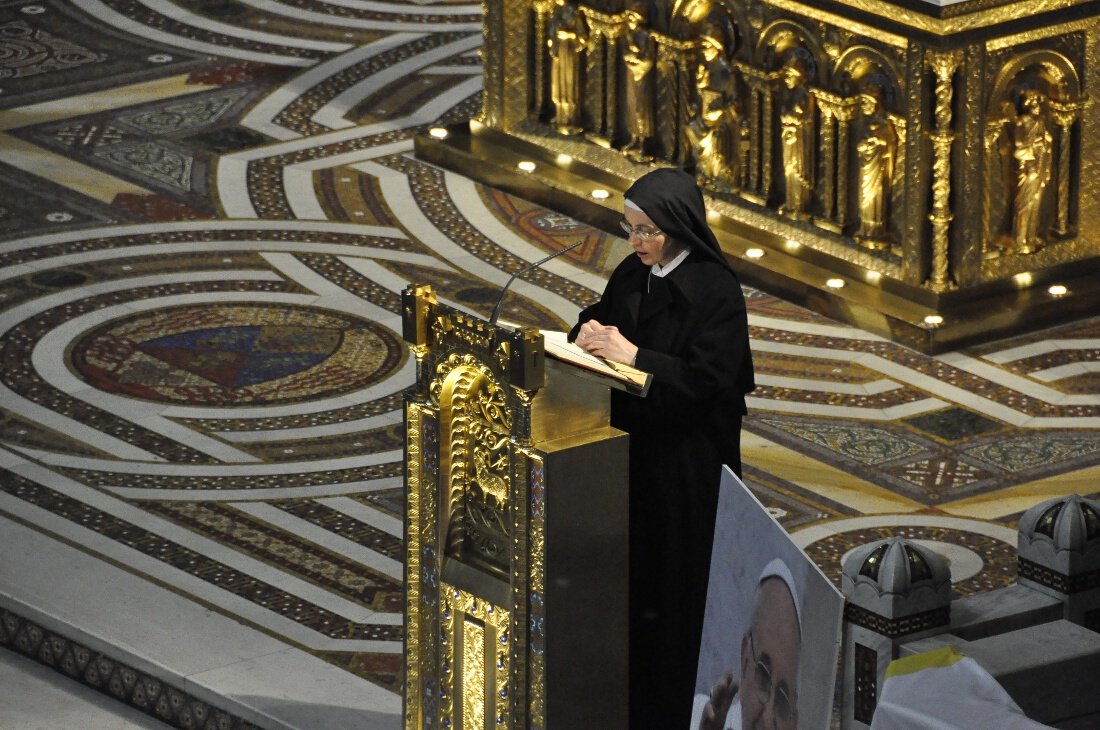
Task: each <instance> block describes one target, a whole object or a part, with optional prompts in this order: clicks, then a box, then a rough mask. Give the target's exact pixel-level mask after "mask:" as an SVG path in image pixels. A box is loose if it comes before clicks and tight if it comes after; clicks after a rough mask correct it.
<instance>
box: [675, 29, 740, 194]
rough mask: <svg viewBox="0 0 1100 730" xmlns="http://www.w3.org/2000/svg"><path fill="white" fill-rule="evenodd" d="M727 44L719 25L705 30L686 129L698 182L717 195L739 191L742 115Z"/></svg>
mask: <svg viewBox="0 0 1100 730" xmlns="http://www.w3.org/2000/svg"><path fill="white" fill-rule="evenodd" d="M728 43H729V41H728V40H727V39H726V37H725V35H724V33H723V31H722V29H721V27H720V26H717V25H712V26H708V27H707V28H705V29H704V31H703V36H702V38H700V40H699V49H700V50H699V53H700V59H699V62H698V64H697V65H696V67H695V92H696V98H695V99H694V100H693V101H692V102H691V104H690V106H689V108H690V116H691V120H690V121H689V122H688V124H687V125H686V127H685V132H686V133H687V136H688V139H689V140H691V144H692V147H693V148H694V154H695V169H696V175H697V176H698V178H699V182H700V184H701V185H702V186H703V187H704V189H707V190H711V191H716V192H729V191H731V190H732V191H736V190H738V189H739V188H740V182H739V177H740V174H741V170H740V164H739V163H740V160H741V144H742V142H741V140H742V127H741V114H740V111H739V109H738V98H737V79H736V77H735V76H734V72H733V67H732V66H731V65H730V62H729V59H728V58H727V55H726V54H727V51H726V49H727V44H728Z"/></svg>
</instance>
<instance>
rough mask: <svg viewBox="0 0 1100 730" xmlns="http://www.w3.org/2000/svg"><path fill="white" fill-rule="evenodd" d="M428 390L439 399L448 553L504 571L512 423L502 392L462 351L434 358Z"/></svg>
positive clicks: (472, 357)
mask: <svg viewBox="0 0 1100 730" xmlns="http://www.w3.org/2000/svg"><path fill="white" fill-rule="evenodd" d="M430 391H431V392H432V393H433V395H434V396H435V398H437V399H438V403H439V408H440V422H441V427H442V432H443V436H444V438H443V441H444V443H445V444H446V449H445V452H444V460H443V463H442V467H443V468H442V469H441V471H442V474H443V475H444V476H445V478H446V491H445V493H446V494H447V505H446V509H445V511H444V516H445V519H446V524H445V526H444V534H445V536H446V538H445V544H446V549H447V554H448V555H450V556H451V557H453V558H455V559H459V560H463V561H469V562H470V563H471V564H473V565H477V566H479V567H481V568H483V569H487V570H489V571H491V572H494V573H496V574H504V575H506V574H507V564H506V563H507V555H508V541H509V533H510V524H509V523H510V520H509V518H508V509H509V503H510V497H509V495H510V484H511V482H510V476H509V466H508V465H509V460H508V443H509V436H510V431H511V426H512V417H511V413H510V412H509V410H508V407H507V404H506V401H505V396H506V393H507V391H506V390H505V389H504V388H502V387H500V385H499V384H498V383H497V382H496V380H495V379H494V377H493V373H492V371H491V370H490V369H489V368H487V367H486V366H484V365H482V364H481V363H480V362H479V361H478V359H477V358H476V357H474V356H473V355H470V354H461V353H454V354H452V355H450V356H449V357H448V358H446V360H444V361H443V362H441V363H439V365H438V366H437V377H436V378H435V379H434V380H433V381H432V384H431V386H430Z"/></svg>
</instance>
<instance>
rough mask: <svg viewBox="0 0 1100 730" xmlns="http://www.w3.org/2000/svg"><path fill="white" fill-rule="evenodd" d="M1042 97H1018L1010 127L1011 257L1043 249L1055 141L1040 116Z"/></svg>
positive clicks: (1028, 93)
mask: <svg viewBox="0 0 1100 730" xmlns="http://www.w3.org/2000/svg"><path fill="white" fill-rule="evenodd" d="M1043 101H1044V98H1043V95H1042V94H1041V93H1039V92H1038V91H1036V90H1034V89H1025V90H1024V91H1023V92H1021V94H1020V106H1021V110H1020V115H1019V116H1017V117H1016V120H1015V121H1014V122H1013V124H1012V158H1013V160H1014V162H1015V171H1016V189H1015V191H1014V193H1013V198H1012V245H1011V249H1010V253H1016V254H1028V253H1034V252H1035V251H1037V250H1038V249H1039V248H1040V247H1042V245H1043V241H1042V238H1041V235H1040V232H1039V220H1040V217H1041V209H1042V205H1043V191H1044V190H1045V189H1046V186H1047V183H1049V182H1050V173H1051V167H1052V165H1051V163H1052V158H1053V147H1054V137H1053V136H1052V135H1051V133H1050V128H1049V127H1048V126H1047V122H1046V119H1045V117H1044V114H1043Z"/></svg>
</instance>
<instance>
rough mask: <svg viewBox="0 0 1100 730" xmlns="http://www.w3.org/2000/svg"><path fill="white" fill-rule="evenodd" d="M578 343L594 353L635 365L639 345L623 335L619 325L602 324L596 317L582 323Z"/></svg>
mask: <svg viewBox="0 0 1100 730" xmlns="http://www.w3.org/2000/svg"><path fill="white" fill-rule="evenodd" d="M577 344H578V345H580V346H581V347H583V348H584V349H585V351H587V352H590V353H592V354H593V355H599V356H600V357H602V358H604V359H607V360H614V361H615V362H621V363H626V364H627V365H633V364H634V358H635V357H637V356H638V346H637V345H635V344H634V343H633V342H631V341H630V340H628V339H626V338H625V337H623V335H622V333H620V332H619V328H618V327H615V326H614V325H602V324H600V323H599V322H597V321H596V320H594V319H590V320H588V321H587V322H585V323H584V324H582V325H581V328H580V331H579V332H578V334H577Z"/></svg>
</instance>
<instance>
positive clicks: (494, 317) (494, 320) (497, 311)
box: [489, 238, 584, 325]
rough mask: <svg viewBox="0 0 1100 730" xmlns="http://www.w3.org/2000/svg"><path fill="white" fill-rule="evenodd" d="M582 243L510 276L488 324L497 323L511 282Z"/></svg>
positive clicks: (564, 249)
mask: <svg viewBox="0 0 1100 730" xmlns="http://www.w3.org/2000/svg"><path fill="white" fill-rule="evenodd" d="M582 243H584V239H583V238H582V239H581V240H579V241H576V242H574V243H571V244H569V245H568V246H566V247H565V248H563V249H562V250H561V251H555V252H554V253H552V254H550V255H549V256H547V257H546V258H542V259H539V260H538V261H536V262H535V263H533V264H530V265H529V266H525V267H523V268H522V269H520V270H519V271H517V272H516V273H514V274H512V276H511V277H509V279H508V283H507V284H505V285H504V288H503V289H501V290H500V299H498V300H497V304H496V306H495V307H493V313H492V314H491V315H489V324H491V325H495V324H496V323H497V317H499V316H500V309H501V307H503V306H504V295H505V294H507V293H508V287H510V286H511V285H512V282H513V281H515V279H516V277H517V276H521V275H523V274H526V273H527V272H528V271H530V270H531V269H537V268H538V267H540V266H542V265H543V264H545V263H546V262H547V261H549V260H550V259H556V258H557V257H558V256H561V255H562V254H563V253H565V252H566V251H572V250H573V249H575V248H576V247H577V246H580V245H581V244H582Z"/></svg>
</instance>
